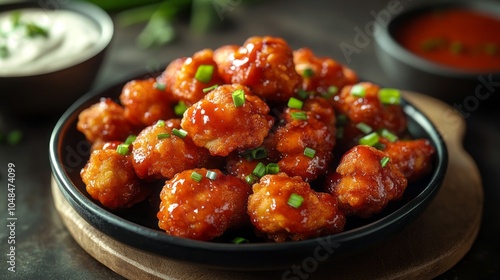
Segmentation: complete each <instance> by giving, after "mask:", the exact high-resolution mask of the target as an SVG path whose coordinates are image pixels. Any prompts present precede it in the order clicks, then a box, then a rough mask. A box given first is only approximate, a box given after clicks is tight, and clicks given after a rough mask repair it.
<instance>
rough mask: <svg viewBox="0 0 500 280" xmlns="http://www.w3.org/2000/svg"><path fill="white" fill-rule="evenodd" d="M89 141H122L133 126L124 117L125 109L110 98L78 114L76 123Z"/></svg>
mask: <svg viewBox="0 0 500 280" xmlns="http://www.w3.org/2000/svg"><path fill="white" fill-rule="evenodd" d="M76 128H77V129H78V131H80V132H81V133H83V134H84V135H85V137H86V138H87V140H88V141H89V142H90V143H94V142H97V141H104V142H108V141H123V140H125V138H127V136H129V135H130V134H133V133H134V131H135V128H134V126H133V125H131V124H130V123H129V122H128V121H127V119H126V118H125V110H124V109H123V107H121V106H120V105H119V104H117V103H116V102H114V101H113V100H111V99H110V98H101V100H100V101H99V102H98V103H96V104H93V105H92V106H90V107H89V108H87V109H85V110H83V111H82V112H81V113H80V114H79V115H78V123H77V125H76Z"/></svg>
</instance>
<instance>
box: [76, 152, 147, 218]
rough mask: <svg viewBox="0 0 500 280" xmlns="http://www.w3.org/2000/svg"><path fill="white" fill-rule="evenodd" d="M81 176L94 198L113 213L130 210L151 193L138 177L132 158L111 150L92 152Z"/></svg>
mask: <svg viewBox="0 0 500 280" xmlns="http://www.w3.org/2000/svg"><path fill="white" fill-rule="evenodd" d="M80 176H81V178H82V181H83V182H84V183H85V186H86V190H87V192H88V193H89V194H90V196H91V197H92V198H94V199H95V200H98V201H99V202H101V204H102V205H104V206H105V207H107V208H109V209H119V208H128V207H130V206H132V205H134V204H136V203H138V202H140V201H142V200H144V199H145V198H147V197H148V196H149V195H150V193H151V189H150V188H149V187H148V186H146V185H145V184H144V182H142V181H141V180H140V179H139V178H138V177H137V175H136V174H135V171H134V168H133V167H132V159H131V156H130V154H129V155H121V154H119V153H117V152H116V150H115V149H111V148H105V149H100V150H95V151H94V152H92V154H91V155H90V158H89V160H88V162H87V164H86V165H85V166H84V167H83V169H82V170H81V173H80Z"/></svg>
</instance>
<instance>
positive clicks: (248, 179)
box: [245, 174, 259, 185]
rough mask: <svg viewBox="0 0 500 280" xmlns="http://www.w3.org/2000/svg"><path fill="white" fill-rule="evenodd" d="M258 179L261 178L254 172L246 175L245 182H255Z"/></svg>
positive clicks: (250, 183)
mask: <svg viewBox="0 0 500 280" xmlns="http://www.w3.org/2000/svg"><path fill="white" fill-rule="evenodd" d="M258 180H259V178H257V176H255V175H253V174H248V175H247V176H245V182H247V184H249V185H253V184H255V183H256V182H257V181H258Z"/></svg>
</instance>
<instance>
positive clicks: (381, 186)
mask: <svg viewBox="0 0 500 280" xmlns="http://www.w3.org/2000/svg"><path fill="white" fill-rule="evenodd" d="M384 157H386V154H385V153H384V152H382V151H380V150H377V149H375V148H373V147H370V146H364V145H359V146H356V147H354V148H352V149H351V150H349V151H348V152H347V153H346V154H344V155H343V156H342V159H341V160H340V164H339V165H338V167H337V170H336V173H333V174H331V175H329V176H328V180H327V181H328V183H327V189H328V191H329V192H330V193H331V194H332V195H333V196H335V197H337V198H338V201H339V207H340V209H341V210H343V211H344V212H345V213H346V215H355V216H359V217H364V218H366V217H370V216H372V215H373V214H376V213H379V212H380V211H382V209H384V208H385V207H386V205H387V204H388V203H389V201H392V200H397V199H399V198H400V197H401V196H402V195H403V192H404V190H405V189H406V186H407V183H408V182H407V180H406V178H405V177H404V175H403V174H402V173H401V172H400V171H399V168H398V167H397V166H396V165H395V164H393V163H392V162H391V160H389V162H386V163H385V164H383V163H382V162H381V161H382V159H383V158H384Z"/></svg>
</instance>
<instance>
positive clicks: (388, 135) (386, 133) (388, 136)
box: [380, 128, 398, 142]
mask: <svg viewBox="0 0 500 280" xmlns="http://www.w3.org/2000/svg"><path fill="white" fill-rule="evenodd" d="M380 136H382V137H384V138H385V139H387V140H389V141H390V142H396V141H397V140H398V136H396V135H395V134H394V133H392V132H390V131H389V130H387V129H385V128H384V129H382V130H381V131H380Z"/></svg>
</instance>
